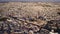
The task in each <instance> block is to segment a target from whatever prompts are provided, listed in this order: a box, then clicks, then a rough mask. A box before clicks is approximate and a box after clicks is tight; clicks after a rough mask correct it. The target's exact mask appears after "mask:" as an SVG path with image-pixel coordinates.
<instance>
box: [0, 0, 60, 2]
mask: <svg viewBox="0 0 60 34" xmlns="http://www.w3.org/2000/svg"><path fill="white" fill-rule="evenodd" d="M2 1H43V2H44V1H45V2H46V1H47V2H60V0H0V2H2Z"/></svg>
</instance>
